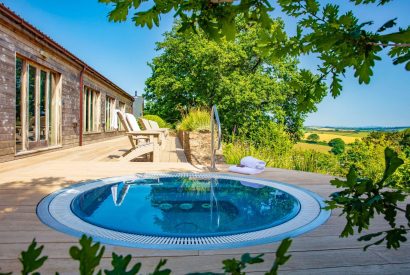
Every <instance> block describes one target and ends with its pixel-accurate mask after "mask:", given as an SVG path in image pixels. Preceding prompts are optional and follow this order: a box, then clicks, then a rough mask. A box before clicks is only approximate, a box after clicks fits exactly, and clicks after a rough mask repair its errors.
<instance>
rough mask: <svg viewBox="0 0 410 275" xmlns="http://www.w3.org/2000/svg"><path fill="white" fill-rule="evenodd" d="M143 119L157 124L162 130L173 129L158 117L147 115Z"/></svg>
mask: <svg viewBox="0 0 410 275" xmlns="http://www.w3.org/2000/svg"><path fill="white" fill-rule="evenodd" d="M142 118H145V119H148V120H152V121H155V122H157V123H158V125H159V127H160V128H171V125H170V124H168V123H167V122H166V121H165V120H163V119H162V118H161V117H159V116H157V115H145V116H143V117H142Z"/></svg>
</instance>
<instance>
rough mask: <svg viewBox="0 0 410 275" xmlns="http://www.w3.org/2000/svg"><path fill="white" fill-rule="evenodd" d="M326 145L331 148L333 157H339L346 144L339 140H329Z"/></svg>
mask: <svg viewBox="0 0 410 275" xmlns="http://www.w3.org/2000/svg"><path fill="white" fill-rule="evenodd" d="M328 144H329V146H330V147H332V149H331V150H330V152H332V153H333V154H335V155H340V154H342V153H343V152H344V151H345V147H346V144H345V142H344V141H343V139H341V138H334V139H331V140H330V141H329V143H328Z"/></svg>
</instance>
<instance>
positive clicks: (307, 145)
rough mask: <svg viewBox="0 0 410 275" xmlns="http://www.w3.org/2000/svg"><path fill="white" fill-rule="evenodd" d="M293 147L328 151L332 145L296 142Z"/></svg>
mask: <svg viewBox="0 0 410 275" xmlns="http://www.w3.org/2000/svg"><path fill="white" fill-rule="evenodd" d="M293 148H295V149H299V150H315V151H318V152H322V153H328V152H329V151H330V149H331V148H332V147H330V146H327V145H321V144H314V143H306V142H298V143H296V144H295V145H294V146H293Z"/></svg>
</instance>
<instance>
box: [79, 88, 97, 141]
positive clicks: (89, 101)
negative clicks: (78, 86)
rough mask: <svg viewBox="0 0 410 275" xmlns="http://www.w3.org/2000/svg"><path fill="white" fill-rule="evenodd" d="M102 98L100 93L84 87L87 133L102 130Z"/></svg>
mask: <svg viewBox="0 0 410 275" xmlns="http://www.w3.org/2000/svg"><path fill="white" fill-rule="evenodd" d="M100 106H101V98H100V93H99V92H97V91H94V90H92V89H91V88H88V87H84V92H83V130H84V132H85V133H93V132H99V131H100V130H101V128H100V123H101V108H100Z"/></svg>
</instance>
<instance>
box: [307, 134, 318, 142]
mask: <svg viewBox="0 0 410 275" xmlns="http://www.w3.org/2000/svg"><path fill="white" fill-rule="evenodd" d="M319 139H320V137H319V135H318V134H310V135H309V136H308V137H307V140H308V141H310V142H313V143H315V142H318V141H319Z"/></svg>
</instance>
